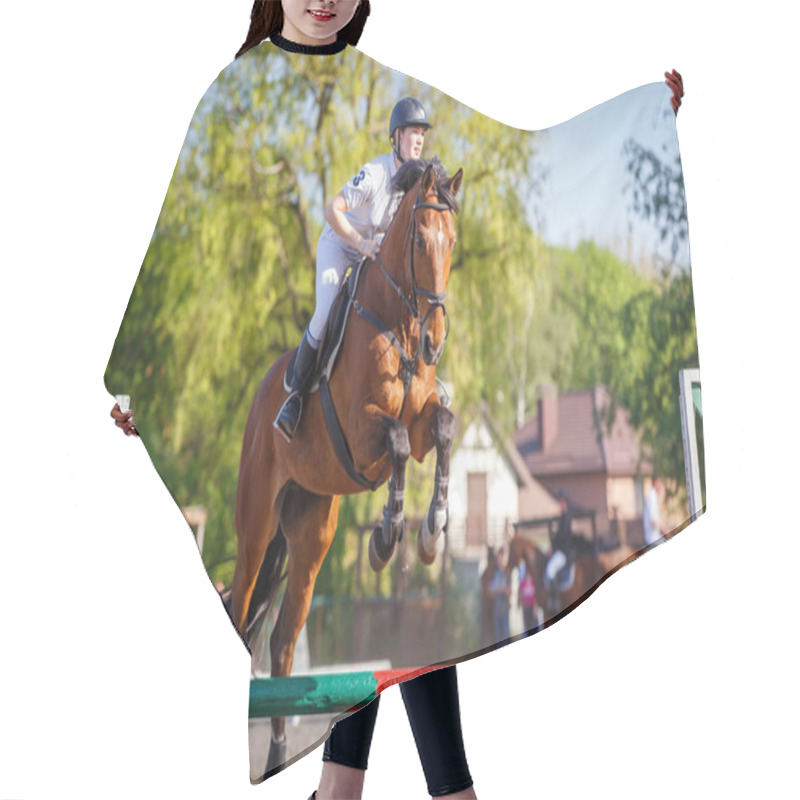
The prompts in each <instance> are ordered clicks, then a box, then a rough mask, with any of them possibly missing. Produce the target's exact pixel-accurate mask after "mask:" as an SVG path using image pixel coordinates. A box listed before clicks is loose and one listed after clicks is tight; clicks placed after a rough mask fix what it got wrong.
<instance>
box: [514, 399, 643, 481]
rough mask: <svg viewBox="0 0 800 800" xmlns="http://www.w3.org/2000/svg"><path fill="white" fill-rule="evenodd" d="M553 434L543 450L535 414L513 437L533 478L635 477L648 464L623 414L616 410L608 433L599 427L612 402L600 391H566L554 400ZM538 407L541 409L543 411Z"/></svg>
mask: <svg viewBox="0 0 800 800" xmlns="http://www.w3.org/2000/svg"><path fill="white" fill-rule="evenodd" d="M555 402H556V403H557V418H558V424H557V431H556V433H555V437H554V438H553V441H552V442H551V444H550V446H549V447H548V448H547V449H546V450H543V449H542V442H541V426H540V421H539V415H538V414H537V415H535V416H533V417H531V418H530V419H529V420H528V421H527V422H525V423H524V424H523V425H522V427H521V428H519V429H518V430H517V431H516V433H515V434H514V443H515V444H516V446H517V449H518V450H519V452H520V455H521V456H522V458H523V460H524V461H525V464H526V466H527V467H528V469H529V470H530V472H531V474H532V475H533V476H534V477H539V476H546V475H567V474H577V473H586V472H602V473H605V474H607V475H635V474H637V473H638V472H639V470H640V467H642V468H644V470H645V471H648V467H649V465H648V464H647V463H646V462H644V461H642V463H641V464H640V459H641V447H640V445H639V441H638V438H637V436H636V432H635V431H634V429H633V428H632V427H631V424H630V417H629V415H628V412H627V411H626V410H625V409H622V408H618V409H617V413H616V417H615V419H614V424H613V425H612V427H611V431H607V430H606V426H605V423H601V415H602V414H604V413H605V411H606V410H607V408H608V406H609V404H610V398H609V396H608V393H607V392H606V390H605V389H604V388H603V387H602V386H596V387H594V388H593V389H582V390H580V391H575V392H565V393H564V394H561V395H559V396H558V397H557V398H555ZM541 408H542V405H541V404H540V405H539V409H540V412H541Z"/></svg>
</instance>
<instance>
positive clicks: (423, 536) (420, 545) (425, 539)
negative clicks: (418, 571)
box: [417, 508, 448, 567]
mask: <svg viewBox="0 0 800 800" xmlns="http://www.w3.org/2000/svg"><path fill="white" fill-rule="evenodd" d="M434 514H435V517H434V526H435V527H434V530H436V529H438V530H439V533H438V534H436V535H434V534H432V533H431V529H430V525H429V524H428V518H429V517H430V513H428V514H426V515H425V516H424V517H423V519H422V525H420V528H419V534H418V535H417V557H418V558H419V560H420V561H421V562H422V563H423V564H424V565H425V566H426V567H429V566H430V565H431V564H433V562H434V561H436V542H438V541H439V536H440V535H441V534H442V533H443V532H444V531H445V530H447V521H448V514H447V509H446V508H445V509H443V510H438V511H435V512H434ZM442 517H443V518H444V519H442Z"/></svg>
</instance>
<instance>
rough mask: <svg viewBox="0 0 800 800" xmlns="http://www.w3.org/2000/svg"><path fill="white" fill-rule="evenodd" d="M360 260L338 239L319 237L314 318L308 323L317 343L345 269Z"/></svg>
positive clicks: (356, 253) (357, 253)
mask: <svg viewBox="0 0 800 800" xmlns="http://www.w3.org/2000/svg"><path fill="white" fill-rule="evenodd" d="M360 260H361V255H360V253H359V252H358V251H357V250H354V249H353V248H352V247H348V246H347V245H345V243H344V242H343V241H342V240H341V239H338V237H337V240H333V239H329V238H328V237H326V236H320V238H319V242H318V243H317V283H316V294H317V303H316V306H315V307H314V316H312V317H311V322H309V323H308V330H309V333H310V334H311V335H312V336H313V337H314V339H316V341H317V342H319V341H320V339H322V334H323V333H324V332H325V324H326V323H327V321H328V314H330V311H331V306H332V305H333V301H334V298H335V297H336V293H337V292H338V291H339V285H340V284H341V282H342V278H343V277H344V274H345V272H347V268H348V267H349V266H350V265H351V264H357V263H358V262H359V261H360Z"/></svg>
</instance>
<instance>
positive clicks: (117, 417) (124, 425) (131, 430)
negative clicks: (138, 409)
mask: <svg viewBox="0 0 800 800" xmlns="http://www.w3.org/2000/svg"><path fill="white" fill-rule="evenodd" d="M111 416H112V417H113V418H114V424H115V425H116V426H117V427H118V428H121V429H122V430H123V431H124V432H125V435H126V436H138V435H139V431H137V430H136V420H135V419H134V418H133V411H123V410H122V409H121V408H120V407H119V403H114V408H112V409H111Z"/></svg>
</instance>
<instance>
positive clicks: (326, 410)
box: [319, 376, 380, 492]
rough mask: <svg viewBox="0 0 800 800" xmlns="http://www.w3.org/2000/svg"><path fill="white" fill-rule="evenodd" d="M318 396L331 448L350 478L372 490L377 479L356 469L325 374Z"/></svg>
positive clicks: (376, 483) (377, 483) (321, 380)
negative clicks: (371, 478)
mask: <svg viewBox="0 0 800 800" xmlns="http://www.w3.org/2000/svg"><path fill="white" fill-rule="evenodd" d="M319 397H320V400H321V401H322V413H323V415H324V416H325V424H326V425H327V426H328V434H329V435H330V437H331V442H332V443H333V449H334V450H335V451H336V455H337V456H339V461H340V462H341V464H342V466H343V467H344V469H345V472H347V474H348V475H349V476H350V479H351V480H352V481H354V482H355V483H357V484H358V485H359V486H363V487H364V488H365V489H371V490H372V491H373V492H374V491H375V489H377V488H378V486H379V485H380V483H379V482H378V481H370V480H368V479H367V478H365V477H364V476H363V475H362V474H361V473H360V472H359V471H358V470H357V469H356V464H355V461H354V460H353V454H352V453H351V452H350V448H349V447H348V445H347V440H346V439H345V438H344V431H343V430H342V425H341V423H340V422H339V417H338V415H337V414H336V409H335V408H334V405H333V398H332V397H331V390H330V386H328V379H327V377H325V376H323V377H322V378H321V379H320V382H319Z"/></svg>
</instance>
